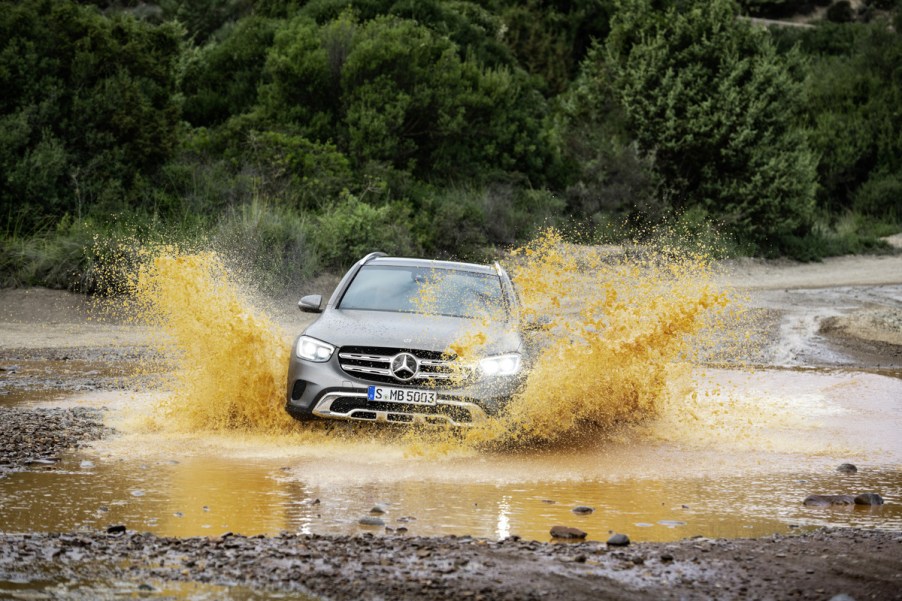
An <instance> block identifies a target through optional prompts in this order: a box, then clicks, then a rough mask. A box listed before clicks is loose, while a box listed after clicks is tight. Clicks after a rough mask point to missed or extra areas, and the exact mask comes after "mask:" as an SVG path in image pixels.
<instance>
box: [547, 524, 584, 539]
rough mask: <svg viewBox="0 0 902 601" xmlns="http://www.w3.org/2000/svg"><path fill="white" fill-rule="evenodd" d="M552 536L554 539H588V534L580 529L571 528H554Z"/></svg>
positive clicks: (552, 528)
mask: <svg viewBox="0 0 902 601" xmlns="http://www.w3.org/2000/svg"><path fill="white" fill-rule="evenodd" d="M551 536H552V537H553V538H579V539H581V538H586V536H587V535H586V533H585V532H583V531H582V530H580V529H579V528H571V527H570V526H552V527H551Z"/></svg>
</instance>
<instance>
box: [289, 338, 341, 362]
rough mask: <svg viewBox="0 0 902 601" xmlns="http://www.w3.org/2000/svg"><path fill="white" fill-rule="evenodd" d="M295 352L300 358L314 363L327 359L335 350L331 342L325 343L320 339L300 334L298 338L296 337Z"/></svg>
mask: <svg viewBox="0 0 902 601" xmlns="http://www.w3.org/2000/svg"><path fill="white" fill-rule="evenodd" d="M295 352H296V353H297V356H298V357H299V358H301V359H306V360H307V361H315V362H316V363H323V362H324V361H328V360H329V358H330V357H331V356H332V353H333V352H335V347H334V346H332V345H331V344H326V343H325V342H323V341H321V340H317V339H316V338H311V337H309V336H301V337H300V338H298V344H297V348H296V349H295Z"/></svg>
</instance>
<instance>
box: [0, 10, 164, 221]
mask: <svg viewBox="0 0 902 601" xmlns="http://www.w3.org/2000/svg"><path fill="white" fill-rule="evenodd" d="M180 36H181V32H180V30H179V29H178V28H177V27H176V26H173V25H171V24H164V25H160V26H154V25H150V24H147V23H144V22H140V21H137V20H135V19H133V18H131V17H127V16H121V15H113V16H111V17H107V16H104V15H101V14H100V12H99V11H97V10H96V9H95V8H94V7H90V6H88V7H85V6H80V5H78V4H76V3H75V2H71V1H67V0H61V1H58V2H56V1H54V2H51V1H49V0H25V1H23V2H0V89H2V90H3V93H2V94H0V132H2V133H0V173H3V174H4V177H2V178H0V218H2V219H12V220H15V219H18V217H17V215H25V216H27V218H28V220H30V222H31V225H30V226H28V227H36V226H37V225H38V224H39V223H40V221H41V217H42V216H45V215H49V216H52V217H55V218H60V217H62V216H63V215H64V214H67V213H69V214H76V215H79V216H81V215H86V214H87V213H88V211H89V209H90V210H93V211H95V212H96V213H98V214H102V213H105V212H109V211H112V210H122V209H124V208H128V206H129V203H131V205H132V206H134V204H136V203H137V200H138V197H139V196H140V192H141V190H142V187H143V185H144V184H145V183H146V181H147V179H148V178H149V177H151V176H152V175H153V174H154V173H155V171H156V169H157V168H158V167H159V166H160V165H161V164H162V163H163V162H165V161H166V160H167V159H168V158H169V157H170V156H171V153H172V151H173V149H174V148H175V146H176V139H177V124H178V109H177V105H176V103H175V62H176V60H177V58H178V54H179V52H180V45H179V39H180Z"/></svg>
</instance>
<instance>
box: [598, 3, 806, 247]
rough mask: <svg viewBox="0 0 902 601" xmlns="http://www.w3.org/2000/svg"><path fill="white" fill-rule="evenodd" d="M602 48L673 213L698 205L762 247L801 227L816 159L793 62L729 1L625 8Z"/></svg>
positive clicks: (620, 99)
mask: <svg viewBox="0 0 902 601" xmlns="http://www.w3.org/2000/svg"><path fill="white" fill-rule="evenodd" d="M605 50H606V52H605V61H604V68H605V69H607V70H609V73H610V75H609V80H610V85H611V86H612V88H613V93H614V97H615V99H616V100H617V102H618V103H619V104H620V106H621V107H622V108H623V110H624V113H625V115H626V119H627V124H628V127H629V130H630V131H631V133H632V134H633V135H634V136H635V139H636V140H637V142H638V144H639V147H640V149H641V150H642V151H643V153H645V154H646V155H648V156H652V157H653V158H654V166H655V170H656V172H657V173H659V174H660V176H661V177H662V180H663V184H664V189H663V193H664V194H665V195H666V196H667V198H668V200H669V202H670V203H672V205H673V206H674V207H675V208H676V209H678V210H679V209H683V208H690V207H699V208H702V209H704V210H705V211H706V212H708V213H710V214H712V215H717V216H719V218H720V219H721V220H722V221H723V222H724V224H725V225H726V226H727V227H729V228H730V229H731V230H732V231H733V232H735V233H739V234H741V235H742V236H744V237H746V238H747V239H748V240H749V241H750V242H752V243H754V244H757V245H759V247H762V248H763V247H764V246H765V245H767V244H769V243H771V242H772V241H774V240H779V239H780V238H782V237H785V236H790V235H796V234H800V233H803V232H804V231H805V228H806V226H807V225H808V223H809V219H810V216H811V211H812V209H813V201H814V191H815V180H814V175H815V172H814V169H815V165H816V160H815V157H814V156H813V155H812V153H811V152H810V151H809V150H808V148H807V145H806V144H805V140H804V138H803V136H802V132H801V131H800V130H799V129H798V128H796V127H795V120H796V118H797V116H798V114H799V109H800V107H801V104H800V90H801V87H800V85H799V83H798V79H799V74H798V73H797V69H796V65H797V64H798V59H797V57H795V56H794V55H792V54H790V55H788V56H780V55H779V54H778V53H777V52H776V49H775V47H774V45H773V44H772V43H771V41H770V39H769V37H768V34H767V32H766V31H765V30H762V29H759V28H755V27H753V26H751V25H749V24H747V23H746V22H744V21H739V20H737V19H736V7H735V5H734V4H733V3H732V2H731V1H730V0H715V1H713V2H707V1H702V0H686V1H684V2H679V3H676V4H673V5H670V6H669V7H667V8H665V9H664V10H659V9H655V8H654V6H653V4H652V2H651V1H650V0H624V1H623V2H621V4H620V10H619V11H618V13H617V16H616V18H615V20H614V24H613V27H612V31H611V35H610V36H609V38H608V40H607V43H606V46H605ZM597 64H598V63H597V62H596V63H595V64H594V65H593V64H591V63H590V64H589V65H588V67H587V68H589V69H592V68H598V66H597Z"/></svg>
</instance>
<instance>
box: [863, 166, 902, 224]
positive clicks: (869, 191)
mask: <svg viewBox="0 0 902 601" xmlns="http://www.w3.org/2000/svg"><path fill="white" fill-rule="evenodd" d="M852 207H853V208H854V209H855V210H856V211H860V212H861V213H864V214H866V215H871V216H874V217H883V218H888V219H902V174H898V173H875V174H872V175H871V177H870V179H868V181H866V182H865V183H864V184H863V185H862V186H861V187H860V188H859V189H858V190H857V191H856V193H855V197H854V200H853V203H852Z"/></svg>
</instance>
